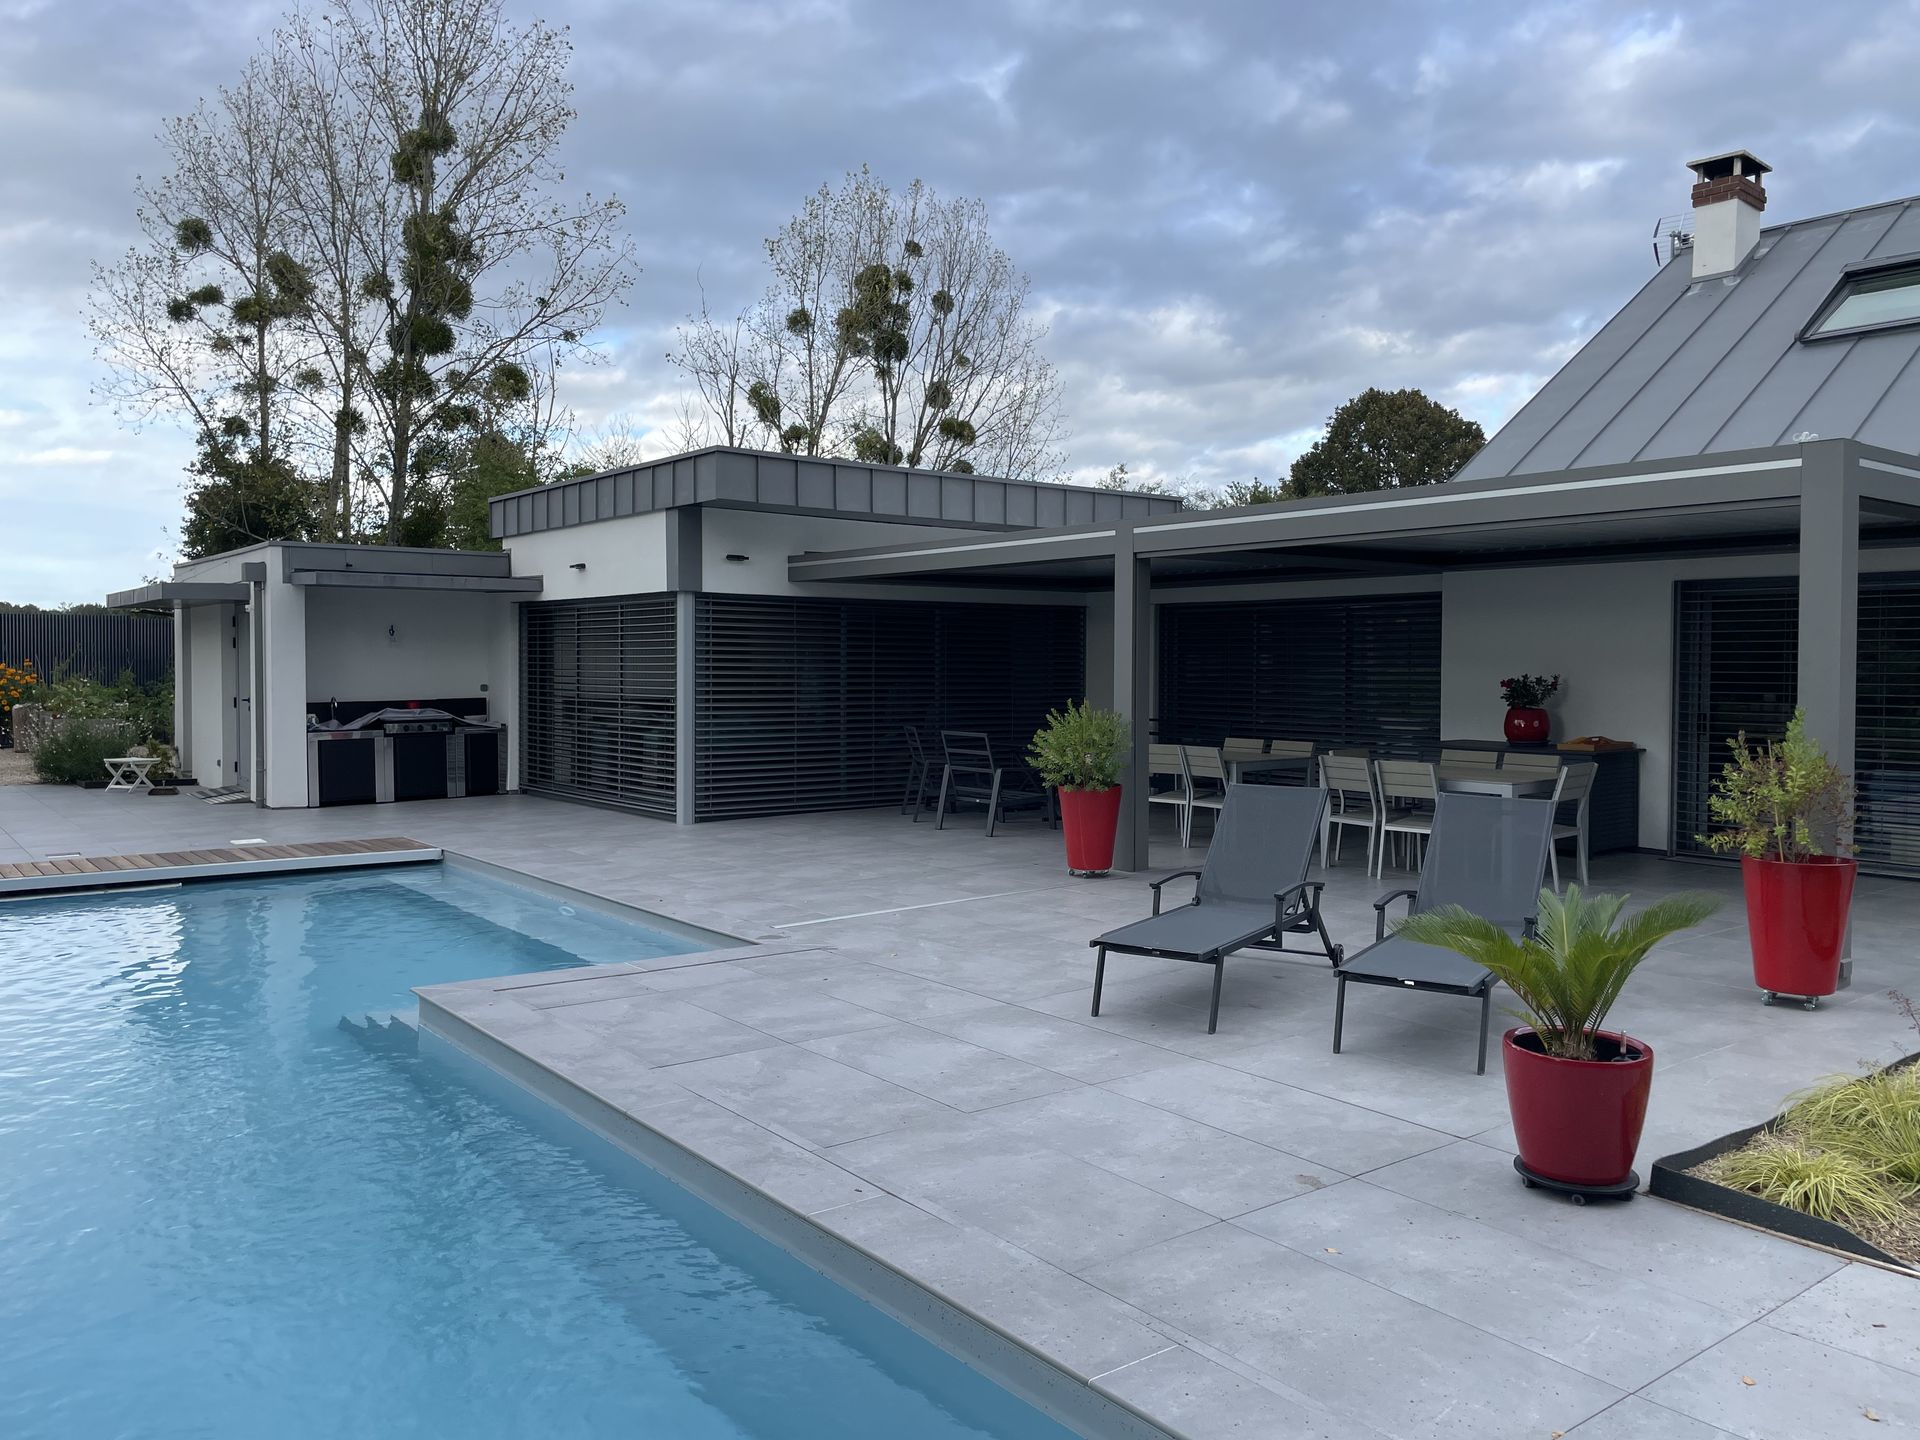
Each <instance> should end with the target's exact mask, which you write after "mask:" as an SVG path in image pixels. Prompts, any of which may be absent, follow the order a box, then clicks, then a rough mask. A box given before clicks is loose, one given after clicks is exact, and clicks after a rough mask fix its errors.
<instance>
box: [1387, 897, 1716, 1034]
mask: <svg viewBox="0 0 1920 1440" xmlns="http://www.w3.org/2000/svg"><path fill="white" fill-rule="evenodd" d="M1626 902H1627V897H1626V896H1625V895H1583V894H1581V893H1580V887H1579V886H1577V885H1569V886H1568V887H1567V893H1566V896H1565V898H1564V899H1563V898H1562V897H1560V896H1558V895H1555V894H1554V893H1553V892H1552V891H1551V890H1542V891H1541V892H1540V915H1539V920H1538V922H1537V925H1536V928H1535V931H1534V933H1533V934H1531V935H1529V936H1527V937H1526V938H1525V939H1521V940H1516V939H1514V938H1513V936H1511V935H1509V934H1508V933H1507V932H1506V931H1505V930H1502V929H1501V928H1500V927H1499V926H1498V925H1495V924H1494V923H1493V922H1492V921H1490V920H1483V919H1481V918H1480V917H1479V916H1478V915H1474V914H1471V913H1469V912H1468V911H1466V910H1463V909H1461V908H1460V907H1459V906H1457V905H1449V906H1446V907H1443V908H1441V909H1437V910H1428V911H1425V912H1423V913H1422V914H1419V915H1414V916H1410V917H1409V918H1407V919H1405V920H1403V921H1401V922H1400V924H1399V925H1398V926H1397V927H1396V930H1395V933H1396V934H1398V935H1401V936H1404V937H1405V938H1406V939H1408V940H1413V941H1417V942H1418V943H1420V944H1422V945H1437V946H1439V947H1441V948H1443V949H1447V950H1454V951H1457V952H1458V953H1460V954H1462V955H1464V956H1466V957H1467V958H1468V959H1469V960H1472V961H1474V962H1476V963H1477V964H1479V965H1482V966H1484V967H1485V968H1486V969H1488V970H1491V971H1492V972H1493V973H1494V974H1495V975H1496V976H1498V977H1499V978H1500V979H1501V980H1502V981H1504V982H1505V983H1506V986H1507V988H1508V989H1510V990H1512V991H1513V993H1514V994H1515V995H1516V996H1517V997H1518V998H1519V1001H1520V1007H1521V1008H1520V1011H1519V1014H1520V1016H1521V1018H1522V1019H1524V1020H1525V1021H1526V1022H1527V1024H1528V1025H1530V1026H1531V1027H1532V1028H1533V1031H1534V1033H1535V1034H1536V1035H1538V1036H1539V1037H1540V1043H1541V1045H1542V1046H1543V1047H1544V1048H1545V1050H1546V1052H1547V1054H1549V1055H1555V1056H1559V1057H1560V1058H1562V1059H1566V1060H1592V1059H1595V1058H1597V1052H1596V1050H1595V1047H1594V1036H1595V1034H1596V1033H1597V1032H1598V1031H1599V1029H1600V1027H1601V1026H1602V1024H1604V1023H1605V1021H1606V1018H1607V1012H1608V1011H1609V1010H1611V1009H1612V1008H1613V1002H1614V1001H1616V1000H1618V999H1619V998H1620V992H1621V990H1622V989H1624V988H1625V987H1626V983H1627V981H1628V980H1629V979H1631V978H1632V976H1633V972H1634V971H1635V970H1636V969H1638V968H1639V966H1640V962H1641V961H1642V960H1645V959H1646V958H1647V955H1648V953H1649V952H1650V951H1651V950H1652V949H1653V947H1654V946H1655V945H1657V944H1658V943H1659V942H1660V941H1662V940H1664V939H1665V938H1666V937H1667V936H1669V935H1672V934H1673V933H1675V932H1676V931H1679V930H1685V929H1687V928H1689V927H1690V926H1694V925H1698V924H1699V923H1700V922H1701V921H1702V920H1704V919H1706V918H1707V917H1708V916H1709V915H1711V914H1712V913H1713V912H1714V911H1715V910H1717V909H1718V908H1719V902H1718V901H1717V900H1715V899H1714V898H1713V897H1712V896H1709V895H1697V894H1681V895H1669V896H1665V897H1664V898H1662V899H1659V900H1656V901H1654V903H1653V904H1651V905H1649V906H1648V907H1647V908H1646V909H1644V910H1642V911H1640V912H1639V913H1638V914H1637V915H1632V916H1629V917H1628V918H1627V919H1625V920H1621V919H1620V911H1621V909H1622V907H1623V906H1625V904H1626Z"/></svg>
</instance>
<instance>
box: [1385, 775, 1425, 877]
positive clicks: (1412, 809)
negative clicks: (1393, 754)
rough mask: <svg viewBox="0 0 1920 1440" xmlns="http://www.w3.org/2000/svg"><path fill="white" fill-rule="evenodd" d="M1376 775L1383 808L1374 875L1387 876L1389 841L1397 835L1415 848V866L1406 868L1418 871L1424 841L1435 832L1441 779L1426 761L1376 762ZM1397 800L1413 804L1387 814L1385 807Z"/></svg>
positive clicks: (1397, 808)
mask: <svg viewBox="0 0 1920 1440" xmlns="http://www.w3.org/2000/svg"><path fill="white" fill-rule="evenodd" d="M1373 774H1374V783H1375V785H1376V787H1377V792H1376V793H1378V794H1379V796H1380V799H1381V804H1382V806H1383V813H1382V815H1381V820H1380V852H1379V860H1378V864H1377V865H1376V866H1375V868H1374V872H1373V873H1374V874H1376V875H1382V874H1385V873H1386V865H1387V842H1388V841H1389V840H1391V839H1392V838H1393V837H1394V836H1395V835H1405V836H1406V837H1407V839H1408V842H1409V843H1410V844H1411V845H1412V846H1413V856H1412V861H1413V863H1411V864H1409V865H1408V866H1407V868H1408V869H1409V870H1418V869H1419V868H1420V845H1421V842H1422V841H1423V840H1424V839H1425V838H1426V837H1427V836H1428V835H1430V834H1432V833H1433V809H1434V806H1435V804H1436V803H1437V802H1438V801H1439V798H1440V780H1439V777H1438V776H1437V775H1435V774H1434V770H1433V766H1432V764H1431V763H1430V762H1428V761H1425V760H1376V761H1374V762H1373ZM1396 801H1410V802H1412V803H1410V804H1407V805H1404V806H1398V807H1396V808H1395V810H1394V811H1392V812H1391V813H1386V812H1384V807H1385V806H1389V805H1394V804H1395V802H1396ZM1423 807H1424V808H1423Z"/></svg>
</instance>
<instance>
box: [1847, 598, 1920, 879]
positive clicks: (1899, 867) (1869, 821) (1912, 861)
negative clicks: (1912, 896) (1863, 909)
mask: <svg viewBox="0 0 1920 1440" xmlns="http://www.w3.org/2000/svg"><path fill="white" fill-rule="evenodd" d="M1853 763H1854V778H1855V780H1856V782H1857V783H1858V785H1859V809H1858V812H1857V817H1856V818H1857V825H1856V827H1855V830H1854V840H1855V841H1856V843H1858V845H1859V846H1860V864H1861V866H1862V868H1864V869H1870V870H1878V871H1884V872H1886V873H1888V874H1894V875H1920V575H1912V574H1900V575H1863V576H1861V577H1860V685H1859V693H1858V697H1857V714H1856V717H1855V735H1854V761H1853Z"/></svg>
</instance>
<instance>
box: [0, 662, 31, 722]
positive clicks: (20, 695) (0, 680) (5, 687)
mask: <svg viewBox="0 0 1920 1440" xmlns="http://www.w3.org/2000/svg"><path fill="white" fill-rule="evenodd" d="M39 683H40V677H39V676H38V675H36V674H35V673H34V670H33V661H31V660H22V661H21V662H20V663H19V664H18V665H9V664H7V662H6V661H4V660H0V715H4V714H6V713H7V712H8V711H10V710H11V709H13V707H14V706H15V705H17V704H19V703H20V701H21V700H22V699H24V698H25V697H26V694H27V692H28V691H29V690H31V689H33V687H34V686H36V685H38V684H39Z"/></svg>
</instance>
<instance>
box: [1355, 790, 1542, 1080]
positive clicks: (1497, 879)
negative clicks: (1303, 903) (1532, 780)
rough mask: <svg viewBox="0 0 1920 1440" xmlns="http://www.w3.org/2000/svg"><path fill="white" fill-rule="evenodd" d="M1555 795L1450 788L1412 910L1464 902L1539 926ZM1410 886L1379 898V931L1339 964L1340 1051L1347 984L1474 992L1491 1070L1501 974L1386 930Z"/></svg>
mask: <svg viewBox="0 0 1920 1440" xmlns="http://www.w3.org/2000/svg"><path fill="white" fill-rule="evenodd" d="M1553 811H1554V806H1553V802H1552V801H1551V800H1505V799H1502V798H1500V797H1499V796H1495V795H1459V794H1442V795H1441V796H1440V797H1439V801H1438V803H1437V804H1436V805H1435V807H1434V816H1433V838H1432V839H1431V840H1430V841H1429V842H1428V847H1427V863H1426V868H1425V869H1424V870H1422V871H1421V874H1420V888H1419V889H1418V890H1417V891H1415V892H1412V894H1413V903H1412V905H1411V906H1410V907H1409V913H1411V914H1415V915H1418V914H1420V913H1421V912H1422V911H1426V910H1437V909H1439V908H1441V907H1442V906H1446V905H1458V906H1460V907H1461V908H1462V909H1464V910H1469V911H1471V912H1472V913H1474V914H1476V915H1480V916H1483V917H1485V918H1486V919H1488V920H1491V921H1493V922H1494V923H1495V924H1496V925H1499V926H1500V927H1501V928H1502V929H1504V930H1507V931H1508V932H1509V933H1512V934H1516V935H1517V934H1520V933H1523V932H1524V931H1526V930H1528V929H1530V928H1531V926H1532V924H1533V915H1534V911H1535V909H1536V908H1537V907H1538V905H1539V897H1540V885H1541V881H1542V878H1543V877H1544V875H1545V873H1546V868H1547V846H1548V845H1549V844H1551V843H1552V836H1553ZM1407 893H1408V892H1407V891H1404V890H1400V891H1393V892H1391V893H1389V894H1387V895H1384V896H1382V897H1381V898H1380V899H1379V900H1377V901H1376V902H1374V910H1375V912H1376V914H1377V915H1378V917H1379V919H1378V926H1377V933H1378V934H1379V936H1380V938H1379V939H1377V940H1376V941H1375V942H1374V943H1373V944H1371V945H1369V946H1368V947H1367V948H1366V949H1364V950H1362V951H1360V952H1359V953H1358V954H1356V955H1354V956H1353V957H1352V958H1351V959H1349V960H1345V961H1342V962H1341V964H1340V965H1339V966H1338V968H1337V969H1336V971H1335V976H1336V978H1337V979H1338V980H1339V982H1340V983H1339V993H1338V995H1337V996H1336V998H1335V1000H1334V1004H1333V1049H1334V1053H1335V1054H1338V1053H1339V1051H1340V1033H1341V1029H1342V1027H1343V1025H1344V1024H1345V1021H1346V1014H1347V982H1348V981H1350V980H1351V981H1355V982H1357V983H1359V984H1362V985H1394V986H1398V987H1400V988H1402V989H1406V990H1426V991H1430V992H1433V993H1435V994H1442V995H1467V996H1472V997H1474V998H1476V999H1478V1000H1479V1001H1480V1060H1479V1068H1478V1071H1477V1073H1479V1074H1481V1075H1484V1074H1486V1073H1487V1022H1488V1018H1489V1016H1490V1014H1491V1012H1492V1007H1493V974H1492V972H1491V971H1489V970H1486V969H1484V968H1483V967H1481V966H1479V965H1476V964H1474V962H1473V961H1471V960H1469V959H1467V957H1466V956H1464V955H1461V954H1458V953H1456V952H1455V951H1452V950H1443V949H1440V948H1439V947H1437V946H1433V945H1416V944H1415V943H1414V942H1413V941H1411V940H1402V939H1399V938H1398V937H1397V936H1391V935H1388V934H1387V933H1386V924H1387V905H1388V904H1389V903H1390V902H1391V901H1393V900H1394V899H1395V898H1396V896H1399V895H1405V894H1407Z"/></svg>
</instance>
